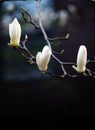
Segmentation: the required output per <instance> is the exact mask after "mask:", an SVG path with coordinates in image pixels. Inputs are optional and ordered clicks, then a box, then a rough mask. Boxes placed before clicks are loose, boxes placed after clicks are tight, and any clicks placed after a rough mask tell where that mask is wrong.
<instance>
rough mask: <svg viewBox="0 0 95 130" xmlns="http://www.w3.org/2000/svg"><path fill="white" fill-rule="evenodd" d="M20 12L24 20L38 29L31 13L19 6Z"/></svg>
mask: <svg viewBox="0 0 95 130" xmlns="http://www.w3.org/2000/svg"><path fill="white" fill-rule="evenodd" d="M21 14H22V17H23V19H24V21H25V22H26V23H30V24H32V25H33V26H34V27H35V28H36V29H39V26H38V25H37V24H36V22H34V20H33V19H32V17H31V15H30V14H29V13H28V12H27V11H26V10H25V9H24V8H21Z"/></svg>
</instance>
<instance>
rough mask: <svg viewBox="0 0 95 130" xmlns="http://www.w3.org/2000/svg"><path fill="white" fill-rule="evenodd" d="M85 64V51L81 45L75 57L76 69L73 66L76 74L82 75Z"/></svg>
mask: <svg viewBox="0 0 95 130" xmlns="http://www.w3.org/2000/svg"><path fill="white" fill-rule="evenodd" d="M86 63H87V49H86V47H85V46H84V45H81V46H80V47H79V50H78V55H77V67H75V66H73V68H74V69H76V71H77V72H79V73H83V72H85V70H86Z"/></svg>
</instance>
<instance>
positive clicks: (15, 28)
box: [9, 18, 21, 45]
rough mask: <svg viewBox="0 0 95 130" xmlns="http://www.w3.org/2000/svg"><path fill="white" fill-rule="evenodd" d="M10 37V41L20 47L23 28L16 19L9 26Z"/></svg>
mask: <svg viewBox="0 0 95 130" xmlns="http://www.w3.org/2000/svg"><path fill="white" fill-rule="evenodd" d="M9 35H10V41H11V44H12V45H16V44H17V45H19V42H20V37H21V26H20V24H19V22H18V20H17V18H15V19H14V20H13V22H12V23H11V24H9Z"/></svg>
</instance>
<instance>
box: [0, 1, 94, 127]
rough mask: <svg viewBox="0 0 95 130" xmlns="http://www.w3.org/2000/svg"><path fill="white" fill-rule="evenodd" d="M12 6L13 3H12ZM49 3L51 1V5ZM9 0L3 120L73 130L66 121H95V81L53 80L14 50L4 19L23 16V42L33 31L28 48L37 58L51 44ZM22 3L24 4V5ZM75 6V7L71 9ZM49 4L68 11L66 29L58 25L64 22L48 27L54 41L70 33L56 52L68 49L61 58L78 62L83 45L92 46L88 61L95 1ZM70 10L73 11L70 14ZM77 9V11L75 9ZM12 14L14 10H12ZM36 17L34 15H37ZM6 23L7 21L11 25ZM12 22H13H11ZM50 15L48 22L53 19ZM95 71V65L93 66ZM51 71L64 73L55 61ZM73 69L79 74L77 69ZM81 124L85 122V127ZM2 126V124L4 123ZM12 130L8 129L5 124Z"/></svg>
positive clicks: (1, 58) (0, 62)
mask: <svg viewBox="0 0 95 130" xmlns="http://www.w3.org/2000/svg"><path fill="white" fill-rule="evenodd" d="M11 2H12V1H11ZM47 2H48V1H47ZM4 3H5V2H2V3H0V21H1V23H0V118H1V122H2V121H4V122H5V121H6V122H7V121H8V122H9V124H15V123H16V121H17V122H20V121H22V122H23V123H27V122H28V123H29V122H31V123H32V124H33V125H34V126H35V127H36V126H42V127H44V128H48V129H50V128H52V127H53V128H55V127H56V128H63V127H64V126H66V127H68V126H69V125H66V124H65V122H67V123H68V122H72V124H71V125H70V127H71V128H72V127H74V126H75V121H76V122H77V123H78V124H79V125H80V124H81V123H83V124H84V122H86V126H87V125H88V124H89V123H93V124H92V125H91V126H93V125H94V121H95V85H94V84H95V79H94V78H91V77H85V76H78V77H76V78H69V77H65V78H63V79H57V78H53V77H51V76H48V75H43V74H41V73H40V71H39V70H38V68H37V66H36V65H30V64H29V63H28V62H27V61H26V60H25V59H24V57H22V56H20V54H19V53H18V52H17V51H15V50H13V49H11V48H9V47H8V46H7V43H8V42H9V34H8V25H6V26H5V24H3V22H2V21H4V16H5V17H7V19H6V20H8V19H9V18H10V17H11V21H12V20H13V18H14V17H18V19H19V21H20V22H21V23H22V29H23V30H24V31H23V33H22V40H23V38H24V35H25V34H26V33H27V34H28V36H29V43H28V45H27V46H28V47H30V50H31V51H32V52H33V53H34V54H36V52H37V51H39V50H41V49H42V47H43V45H45V41H44V39H43V35H42V33H41V32H40V31H39V30H37V31H35V30H34V29H33V28H30V30H28V31H27V29H26V28H29V27H30V25H27V24H25V23H24V21H23V20H22V18H21V13H20V5H19V4H14V8H13V9H12V10H11V11H10V10H8V8H7V6H9V5H7V4H4ZM18 5H19V6H18ZM70 5H73V6H70ZM49 6H50V7H51V8H52V9H53V10H54V12H55V13H56V14H57V13H58V12H59V11H60V10H65V11H66V12H67V13H68V20H67V22H66V24H65V25H62V26H60V25H59V24H58V22H59V19H57V20H55V21H53V22H51V24H50V26H48V27H45V29H46V31H47V34H48V35H49V37H55V36H65V35H66V34H67V33H70V38H69V39H68V40H64V41H62V44H61V45H59V46H57V47H56V46H53V48H54V50H57V51H60V50H62V49H64V50H65V53H64V55H63V56H62V57H61V58H63V60H64V61H72V62H76V55H77V51H78V48H79V46H80V45H81V44H84V45H86V47H87V50H88V59H93V58H94V56H95V2H93V1H90V0H59V1H58V0H51V1H49V2H48V4H46V6H45V8H44V10H45V9H46V8H49ZM70 7H73V8H72V9H71V10H70ZM73 9H75V11H73ZM8 11H9V12H8ZM32 13H33V12H32ZM6 20H5V21H6ZM9 20H10V19H9ZM48 20H49V17H48V18H47V21H48ZM89 67H90V68H91V69H92V70H93V71H95V64H91V65H90V66H89ZM49 70H50V71H51V72H55V73H59V72H60V67H59V66H58V65H57V63H56V62H54V61H53V60H52V59H51V61H50V64H49ZM68 71H70V72H73V71H72V69H71V68H68ZM79 122H81V123H79ZM1 124H2V123H1ZM50 125H51V127H50ZM4 127H6V125H5V126H4Z"/></svg>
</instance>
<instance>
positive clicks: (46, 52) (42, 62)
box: [36, 46, 51, 71]
mask: <svg viewBox="0 0 95 130" xmlns="http://www.w3.org/2000/svg"><path fill="white" fill-rule="evenodd" d="M50 57H51V50H50V49H49V47H48V46H45V47H44V48H43V50H42V53H41V52H38V53H37V55H36V62H37V65H38V67H39V69H40V70H41V71H46V70H47V68H48V63H49V61H50Z"/></svg>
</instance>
